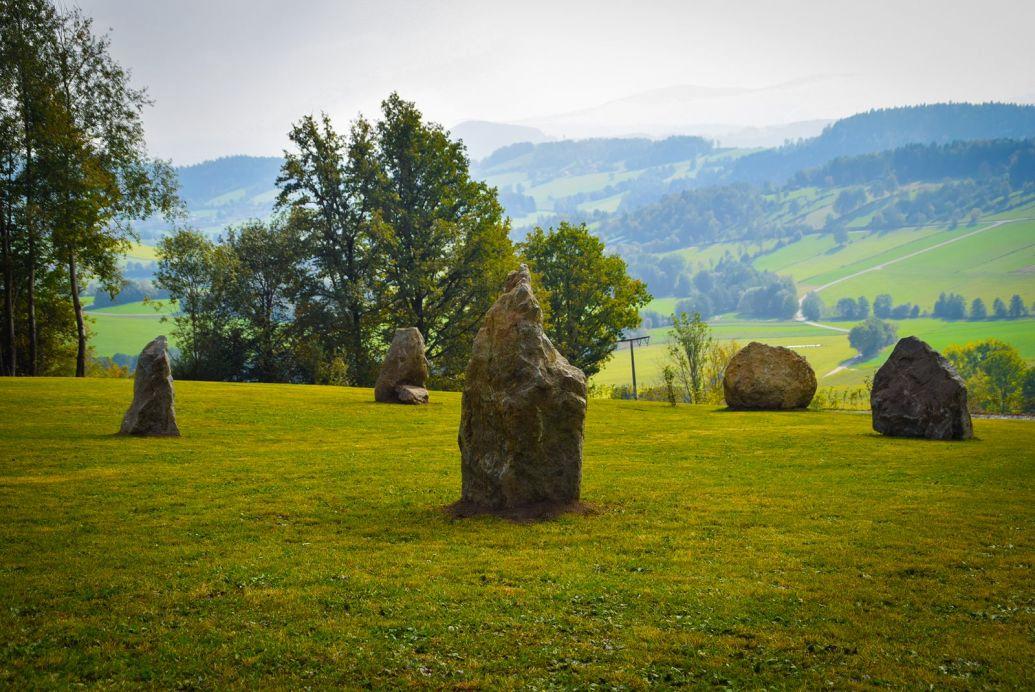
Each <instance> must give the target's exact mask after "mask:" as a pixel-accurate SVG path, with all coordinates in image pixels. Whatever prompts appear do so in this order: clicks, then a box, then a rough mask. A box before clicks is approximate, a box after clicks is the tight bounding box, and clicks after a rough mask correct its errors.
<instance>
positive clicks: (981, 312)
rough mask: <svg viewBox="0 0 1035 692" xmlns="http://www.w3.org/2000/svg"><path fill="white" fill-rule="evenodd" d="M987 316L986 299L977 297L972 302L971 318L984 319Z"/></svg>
mask: <svg viewBox="0 0 1035 692" xmlns="http://www.w3.org/2000/svg"><path fill="white" fill-rule="evenodd" d="M986 317H988V309H987V308H986V307H985V301H983V300H981V299H980V298H975V299H974V300H973V301H972V302H971V304H970V319H972V320H983V319H985V318H986Z"/></svg>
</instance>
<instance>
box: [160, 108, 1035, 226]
mask: <svg viewBox="0 0 1035 692" xmlns="http://www.w3.org/2000/svg"><path fill="white" fill-rule="evenodd" d="M1028 137H1035V106H1019V105H1008V104H978V105H974V104H937V105H929V106H916V107H907V108H893V109H886V110H878V111H870V112H868V113H861V114H859V115H855V116H852V117H850V118H846V119H844V120H841V121H838V122H836V123H834V124H833V125H831V126H829V127H828V128H827V129H826V130H825V131H824V132H823V134H821V135H820V136H818V137H815V138H813V139H809V140H805V141H803V142H800V143H798V144H794V145H789V146H785V147H780V148H778V149H770V150H763V151H757V152H750V151H745V150H735V149H721V148H716V147H715V146H714V145H713V143H711V142H710V141H708V140H706V139H703V138H701V137H693V136H674V137H668V138H666V139H661V140H651V139H645V138H611V139H588V140H574V141H573V140H567V141H557V142H541V143H537V144H533V143H530V142H526V143H521V144H512V145H509V146H506V147H503V148H500V149H498V150H496V151H495V152H493V153H492V154H491V155H489V156H487V157H486V158H484V159H482V160H481V161H478V162H475V163H473V164H472V174H473V175H474V177H475V178H478V179H482V180H485V181H486V182H488V183H489V184H490V185H494V186H496V187H497V188H498V190H499V194H500V199H501V201H502V203H503V205H504V207H505V209H506V211H507V213H508V214H509V215H510V216H511V218H512V219H513V227H514V228H515V229H522V228H526V229H527V228H529V227H531V226H533V225H536V224H540V225H550V224H556V223H558V222H560V221H561V220H585V221H590V222H603V223H604V224H605V225H608V226H612V227H613V226H614V225H615V224H614V223H613V222H612V220H613V219H614V218H615V213H616V212H617V213H618V215H622V214H636V213H637V211H638V210H639V209H641V208H643V207H645V206H647V205H651V204H657V205H660V207H664V206H665V205H668V204H670V202H661V201H659V200H661V199H662V198H663V197H665V196H666V195H678V194H680V193H683V192H684V191H686V190H698V191H699V193H693V194H691V193H687V194H686V195H685V198H686V199H693V200H696V201H695V202H694V207H695V209H698V210H699V211H700V212H701V214H700V216H699V217H698V215H697V214H696V213H695V214H693V215H691V217H690V218H691V219H694V218H697V220H698V221H700V222H701V223H703V224H706V225H709V224H712V223H713V222H712V219H714V223H719V224H722V223H724V222H723V219H729V218H732V217H731V214H733V215H734V216H736V215H737V214H740V211H736V212H734V210H733V209H731V208H730V207H729V206H728V204H727V203H728V202H731V201H732V200H734V199H739V198H741V197H742V196H743V195H742V194H740V193H737V192H733V193H731V192H728V191H726V192H715V191H711V192H709V191H708V190H707V188H709V187H715V186H725V185H729V184H731V183H737V182H748V183H753V182H770V183H774V182H775V183H776V184H777V185H783V184H784V183H785V182H787V181H794V180H795V179H796V176H798V177H797V180H798V183H799V184H810V185H818V186H826V184H827V182H826V181H825V180H823V179H817V176H823V177H824V178H826V177H830V178H832V179H833V180H834V181H836V184H855V183H857V182H858V181H859V180H860V178H859V176H864V177H866V178H872V177H874V175H875V173H874V171H877V172H878V173H879V172H880V171H883V170H885V169H886V168H887V167H888V166H891V167H893V168H895V169H896V170H897V171H899V174H898V175H899V181H905V180H915V179H918V178H916V177H915V175H914V173H913V171H914V170H915V168H916V165H919V166H921V167H926V168H930V167H931V161H925V160H923V159H922V158H921V159H916V157H918V156H919V157H924V156H927V155H931V156H935V157H936V158H938V157H940V158H941V159H945V158H946V155H948V156H949V158H952V157H953V156H955V157H956V159H955V164H953V165H962V166H964V167H966V166H968V165H970V164H969V163H968V162H967V161H965V160H963V159H961V158H960V157H958V156H956V155H957V154H958V153H959V152H958V151H955V150H953V149H951V147H949V146H948V145H949V144H951V143H953V142H958V141H973V140H1002V139H1024V138H1028ZM932 143H934V144H945V145H946V147H947V148H943V149H942V150H934V149H924V148H920V149H915V148H914V149H912V150H904V149H902V147H903V146H904V145H911V144H921V145H927V144H932ZM995 146H997V145H994V144H990V145H989V147H990V149H989V150H988V151H986V152H984V154H980V152H977V151H976V150H974V151H971V152H970V153H971V154H975V155H986V156H993V157H994V156H995V155H996V154H995V151H994V148H995ZM1007 146H1013V145H1007ZM896 147H898V148H899V151H898V152H897V153H896V154H894V157H895V160H889V159H888V158H887V155H886V154H884V153H883V152H887V151H890V150H895V149H896ZM939 152H940V153H939ZM869 154H879V155H878V156H874V157H871V158H870V159H867V160H865V161H863V160H856V157H858V156H860V155H869ZM846 157H847V158H846ZM910 157H912V158H913V159H914V161H913V163H914V164H916V165H912V164H911V165H910V166H907V165H906V164H907V161H908V160H910ZM943 163H944V162H943ZM939 165H941V164H939ZM946 165H948V163H946ZM280 166H281V159H280V157H272V156H271V157H253V156H232V157H226V158H221V159H216V160H214V161H206V162H204V163H200V164H197V165H193V166H186V167H180V168H177V173H178V175H179V178H180V190H181V194H182V196H183V198H184V200H185V201H186V203H187V207H188V210H189V214H190V218H189V223H190V224H191V225H192V226H194V227H196V228H199V229H201V230H203V231H205V232H206V233H208V234H210V235H212V236H216V235H218V234H220V233H222V232H223V231H224V230H225V228H226V227H227V226H228V225H232V224H238V223H241V222H242V221H245V220H247V219H249V218H256V217H257V218H263V217H266V216H268V215H269V214H270V213H271V212H272V209H273V202H274V200H275V199H276V194H277V190H276V185H275V181H276V178H277V174H278V172H279V170H280ZM824 166H826V168H825V169H823V170H822V171H816V170H814V169H817V168H820V167H824ZM1002 166H1003V161H999V162H998V163H996V164H995V166H994V167H995V168H996V169H997V170H1000V169H1002ZM803 171H806V172H805V173H803ZM924 175H927V174H926V173H925V174H924ZM964 175H966V173H965V172H963V173H961V172H960V171H958V170H953V171H951V172H950V171H948V169H946V172H945V173H944V176H943V177H963V176H964ZM801 176H806V177H805V178H802V177H801ZM922 179H932V178H930V177H925V178H922ZM934 179H936V178H934ZM701 205H710V208H707V209H706V208H704V207H703V206H701ZM715 205H719V206H715ZM724 205H725V206H724ZM658 211H659V210H658V209H651V210H646V211H645V212H644V214H645V215H647V216H653V215H655V214H657V213H658ZM757 211H758V209H757V208H754V209H748V210H746V213H747V215H748V216H747V217H745V219H744V220H745V225H746V226H747V227H751V226H753V224H754V223H755V222H756V221H758V219H755V220H754V221H752V220H749V219H750V218H754V217H755V215H756V214H757ZM666 216H668V214H667V212H664V210H662V213H661V217H659V218H658V221H659V224H658V225H657V227H656V228H654V229H653V230H651V231H650V235H652V236H659V235H662V234H664V235H669V234H671V233H673V232H677V234H678V233H681V234H683V235H684V236H685V235H687V234H689V235H693V236H696V235H698V233H697V231H692V230H691V229H692V228H700V224H697V221H694V223H692V224H690V226H688V227H684V228H682V229H673V228H671V224H670V223H669V222H668V221H666V220H665V217H666ZM738 218H739V217H738ZM673 219H675V217H673ZM684 220H686V219H684ZM738 227H744V226H740V225H739V224H738ZM165 229H166V224H164V223H162V222H160V221H157V220H156V221H153V222H150V223H148V224H145V225H143V226H142V227H141V231H142V235H143V236H144V239H145V240H147V241H152V242H153V240H154V238H155V237H157V236H159V235H161V234H162V233H164V231H165ZM518 234H519V235H520V231H518Z"/></svg>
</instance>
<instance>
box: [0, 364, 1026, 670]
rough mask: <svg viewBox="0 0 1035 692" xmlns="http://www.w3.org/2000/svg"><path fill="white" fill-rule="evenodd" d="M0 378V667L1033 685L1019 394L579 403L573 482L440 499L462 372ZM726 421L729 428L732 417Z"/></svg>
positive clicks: (454, 485)
mask: <svg viewBox="0 0 1035 692" xmlns="http://www.w3.org/2000/svg"><path fill="white" fill-rule="evenodd" d="M130 391H131V383H130V382H129V381H128V380H121V381H120V380H94V381H89V380H88V381H74V380H35V381H33V380H27V379H26V380H10V379H5V380H0V460H2V461H0V507H2V521H0V552H2V555H3V560H2V562H0V594H2V596H3V602H4V606H5V607H4V608H3V609H0V631H2V633H3V637H2V638H0V684H2V685H3V686H6V687H11V688H22V689H24V688H37V687H69V686H75V685H80V684H85V685H90V686H98V687H109V686H110V687H127V686H128V687H140V686H146V687H163V688H169V687H210V688H226V687H257V686H262V687H290V688H298V687H332V686H342V685H347V686H352V687H361V686H370V687H377V688H384V687H421V688H443V687H449V688H457V689H474V688H483V689H498V688H514V687H528V688H538V689H542V688H550V687H580V688H588V687H606V688H643V687H647V686H652V685H654V686H664V687H671V686H676V685H684V684H685V685H692V686H696V687H704V686H715V685H718V686H724V687H751V688H758V687H773V686H776V687H819V686H831V687H835V688H845V687H859V686H867V687H869V686H905V687H913V688H919V687H927V686H935V687H940V688H942V687H1014V688H1030V687H1031V686H1032V685H1033V684H1035V677H1033V668H1032V663H1031V661H1032V653H1033V647H1032V629H1033V627H1035V619H1033V612H1035V596H1033V593H1032V589H1031V585H1032V565H1033V564H1035V544H1033V541H1032V536H1033V533H1032V528H1033V526H1035V453H1033V451H1032V446H1031V440H1032V432H1033V430H1035V429H1033V427H1032V425H1033V424H1032V423H1029V422H1024V421H988V420H979V421H976V422H975V432H976V434H977V436H978V439H976V440H973V441H970V442H965V443H935V442H924V441H911V440H893V439H884V438H881V437H878V436H876V435H875V434H873V433H872V432H871V430H870V426H869V418H868V417H866V416H864V415H851V414H836V413H816V412H799V413H785V414H767V413H759V414H749V413H729V412H724V411H718V410H711V409H708V408H704V407H678V408H669V407H666V406H663V405H660V404H650V403H643V402H640V403H634V402H616V401H604V402H598V401H593V402H592V403H591V406H590V410H589V416H588V419H587V430H586V446H585V464H584V483H583V499H584V500H585V502H587V503H588V504H589V505H590V506H591V507H592V508H593V511H592V512H591V513H590V514H587V515H572V516H566V517H562V518H560V519H557V520H554V521H548V522H544V523H537V524H513V523H509V522H506V521H502V520H496V519H491V518H480V519H468V520H453V519H450V518H449V517H448V516H447V515H446V514H445V513H444V512H443V511H442V508H443V507H444V506H445V505H447V504H449V503H450V502H452V501H454V500H456V499H457V497H458V495H459V487H460V471H459V456H458V452H457V449H456V429H457V423H458V419H459V396H458V395H456V394H443V393H433V395H432V401H433V404H432V405H430V406H428V407H426V408H408V407H391V406H383V405H377V404H374V403H372V401H371V399H372V396H371V392H370V391H369V390H349V389H338V388H323V387H297V386H276V385H268V386H267V385H233V384H212V383H191V382H180V383H177V395H178V399H177V404H178V406H177V408H178V413H179V420H180V425H181V428H182V429H183V431H184V437H182V438H180V439H159V440H155V439H127V438H121V437H117V436H114V435H112V434H111V433H112V432H113V431H114V430H116V429H117V427H118V424H119V419H120V417H121V414H122V412H123V410H124V408H125V406H126V405H127V403H128V401H129V398H130ZM734 431H735V434H734Z"/></svg>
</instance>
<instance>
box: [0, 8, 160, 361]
mask: <svg viewBox="0 0 1035 692" xmlns="http://www.w3.org/2000/svg"><path fill="white" fill-rule="evenodd" d="M0 33H2V36H0V38H2V40H0V44H2V45H3V49H2V50H0V90H2V92H3V96H4V97H6V98H3V99H2V100H4V101H8V102H11V103H17V104H18V110H19V111H20V114H21V117H20V121H19V125H20V128H19V131H20V133H21V137H20V143H19V145H18V152H19V153H18V157H19V159H20V165H19V167H20V169H21V175H20V177H21V182H22V193H21V195H20V197H21V205H20V206H21V221H22V223H23V227H24V235H25V241H26V242H25V248H24V249H25V255H24V257H25V258H26V260H27V262H28V266H27V268H26V283H27V290H28V308H27V310H28V332H29V352H30V353H29V368H28V370H29V373H30V374H32V373H34V372H35V371H36V367H37V360H38V358H37V351H38V348H37V341H38V339H37V324H36V314H35V313H36V298H35V293H36V290H37V288H38V284H39V283H40V275H41V274H44V273H48V272H49V273H52V272H54V271H57V270H58V269H57V268H58V267H60V271H61V273H62V274H63V275H64V277H65V279H66V280H67V290H68V292H67V294H66V295H67V296H68V297H69V300H70V302H71V304H72V308H73V315H74V323H75V333H76V342H77V348H76V359H75V362H76V368H75V374H76V375H77V376H80V377H82V376H85V374H86V357H87V330H86V323H85V319H84V317H83V311H82V304H81V302H80V293H81V292H82V289H83V287H84V284H85V283H86V281H87V279H88V278H92V279H95V280H96V281H98V282H99V283H100V284H102V285H104V286H105V287H106V288H108V289H109V291H110V292H113V293H114V292H117V291H118V289H119V287H120V285H121V278H122V277H121V271H120V266H119V258H120V255H121V254H122V253H123V251H124V250H125V249H127V247H128V244H129V241H130V240H132V239H134V238H135V237H136V235H135V234H134V233H133V231H132V227H131V225H130V224H131V222H132V221H134V220H139V219H143V218H147V217H149V216H151V215H153V214H155V213H159V212H161V213H165V214H167V215H172V214H173V213H174V212H175V211H176V209H177V208H178V207H177V199H176V194H175V183H174V176H173V173H172V169H171V168H170V167H169V166H168V165H166V164H164V163H162V162H158V161H154V160H152V159H150V158H149V156H148V154H147V150H146V146H145V142H144V131H143V125H142V121H141V110H142V108H143V107H144V106H145V105H147V104H148V100H147V97H146V94H145V93H144V92H143V91H142V90H137V89H134V88H133V87H132V86H131V85H130V84H129V78H128V75H127V73H126V72H125V71H124V70H123V69H122V68H121V67H120V66H119V65H118V63H117V62H115V61H114V60H113V59H112V58H111V56H110V51H109V42H108V39H107V38H106V37H103V36H97V35H95V34H94V32H93V27H92V23H91V20H90V19H88V18H86V17H85V16H84V15H83V14H82V13H81V12H80V11H79V10H77V9H71V10H63V9H62V10H58V9H56V8H55V7H54V5H53V4H51V3H50V2H46V1H43V0H7V1H6V2H3V3H0ZM5 110H6V109H5ZM4 120H9V119H8V118H4ZM15 139H17V137H15ZM67 326H68V325H67V324H66V325H46V326H45V328H59V327H66V328H67Z"/></svg>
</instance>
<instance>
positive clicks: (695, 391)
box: [668, 312, 712, 404]
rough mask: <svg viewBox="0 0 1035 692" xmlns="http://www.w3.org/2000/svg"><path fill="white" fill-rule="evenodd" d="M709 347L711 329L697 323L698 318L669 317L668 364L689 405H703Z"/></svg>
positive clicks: (700, 320)
mask: <svg viewBox="0 0 1035 692" xmlns="http://www.w3.org/2000/svg"><path fill="white" fill-rule="evenodd" d="M711 345H712V330H711V327H709V326H708V323H707V322H705V321H704V320H702V319H701V315H700V314H698V313H695V314H694V316H693V318H690V317H688V316H687V314H686V313H685V312H684V313H680V314H679V315H674V316H673V317H672V330H671V331H670V332H669V347H668V356H669V361H670V364H671V365H672V367H673V368H674V369H675V371H676V373H678V375H679V379H680V380H681V382H682V384H683V390H684V391H685V392H686V400H687V401H688V402H690V403H691V404H698V403H701V402H702V401H703V393H704V392H703V390H704V383H705V382H704V381H705V368H706V365H707V359H708V352H709V349H710V348H711Z"/></svg>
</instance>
